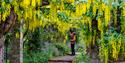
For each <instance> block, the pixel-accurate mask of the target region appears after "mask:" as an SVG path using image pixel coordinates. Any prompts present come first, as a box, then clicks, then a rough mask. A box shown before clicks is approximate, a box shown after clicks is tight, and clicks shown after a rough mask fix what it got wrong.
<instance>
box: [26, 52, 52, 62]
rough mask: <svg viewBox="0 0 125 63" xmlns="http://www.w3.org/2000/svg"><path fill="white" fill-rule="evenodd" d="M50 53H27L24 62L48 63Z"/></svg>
mask: <svg viewBox="0 0 125 63" xmlns="http://www.w3.org/2000/svg"><path fill="white" fill-rule="evenodd" d="M49 56H50V54H49V53H45V52H37V53H32V55H30V56H29V55H28V54H26V56H24V63H48V59H49Z"/></svg>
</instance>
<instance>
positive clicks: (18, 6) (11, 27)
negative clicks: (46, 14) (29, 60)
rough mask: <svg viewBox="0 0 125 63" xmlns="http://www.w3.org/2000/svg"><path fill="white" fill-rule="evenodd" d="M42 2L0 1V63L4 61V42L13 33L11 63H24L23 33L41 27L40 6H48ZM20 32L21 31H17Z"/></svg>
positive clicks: (38, 0) (27, 0)
mask: <svg viewBox="0 0 125 63" xmlns="http://www.w3.org/2000/svg"><path fill="white" fill-rule="evenodd" d="M48 4H49V2H48V1H47V0H46V1H44V0H43V1H42V0H0V63H3V60H4V40H5V38H6V34H7V33H8V32H10V31H11V32H12V34H13V36H12V37H13V40H12V42H11V43H12V51H11V55H10V59H11V61H10V62H11V63H23V37H24V36H23V33H25V31H24V32H23V30H24V29H26V30H32V31H33V30H34V29H35V28H36V27H37V26H40V25H41V23H42V22H41V21H40V20H41V18H40V10H39V7H40V6H44V5H48ZM15 30H19V31H15Z"/></svg>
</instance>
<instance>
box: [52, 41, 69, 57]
mask: <svg viewBox="0 0 125 63" xmlns="http://www.w3.org/2000/svg"><path fill="white" fill-rule="evenodd" d="M54 46H55V47H56V48H57V49H58V51H59V53H60V55H66V54H69V52H70V48H69V47H68V46H67V45H65V44H63V43H55V44H54Z"/></svg>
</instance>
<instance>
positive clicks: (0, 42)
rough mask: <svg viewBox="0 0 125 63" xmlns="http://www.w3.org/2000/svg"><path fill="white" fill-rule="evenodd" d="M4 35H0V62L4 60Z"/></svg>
mask: <svg viewBox="0 0 125 63" xmlns="http://www.w3.org/2000/svg"><path fill="white" fill-rule="evenodd" d="M4 39H5V38H4V36H2V37H0V63H3V60H4Z"/></svg>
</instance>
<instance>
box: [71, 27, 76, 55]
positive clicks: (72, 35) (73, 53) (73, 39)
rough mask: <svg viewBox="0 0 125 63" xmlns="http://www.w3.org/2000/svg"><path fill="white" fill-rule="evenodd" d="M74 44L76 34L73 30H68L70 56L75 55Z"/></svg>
mask: <svg viewBox="0 0 125 63" xmlns="http://www.w3.org/2000/svg"><path fill="white" fill-rule="evenodd" d="M75 42H76V33H75V32H74V31H73V29H70V43H71V52H72V55H75Z"/></svg>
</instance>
